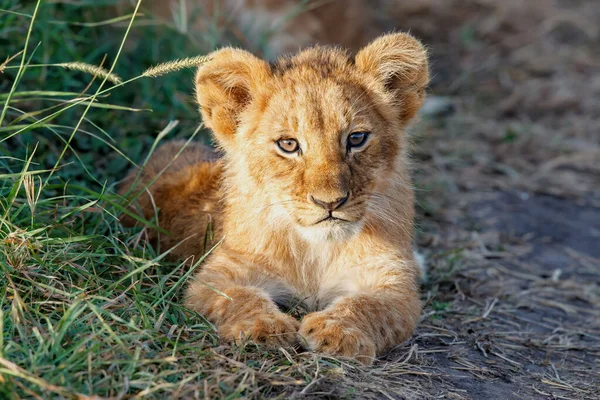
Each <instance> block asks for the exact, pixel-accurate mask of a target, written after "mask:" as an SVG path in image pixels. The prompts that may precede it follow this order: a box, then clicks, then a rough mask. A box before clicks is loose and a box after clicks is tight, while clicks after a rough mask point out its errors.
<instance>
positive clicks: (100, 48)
mask: <svg viewBox="0 0 600 400" xmlns="http://www.w3.org/2000/svg"><path fill="white" fill-rule="evenodd" d="M116 3H117V2H115V1H112V2H111V1H98V0H87V1H80V2H49V1H38V2H28V3H24V2H18V1H11V0H9V1H6V0H1V1H0V48H2V50H3V56H7V60H6V62H4V63H3V64H1V66H0V70H1V72H2V74H0V104H1V105H0V107H2V108H1V110H2V114H1V116H0V332H1V334H0V398H9V399H12V398H29V397H36V396H42V398H74V397H77V396H80V395H81V396H83V395H98V396H102V397H113V396H114V397H118V396H127V395H137V396H139V397H142V396H143V397H148V396H150V397H156V398H164V397H165V396H175V397H178V396H199V397H204V396H207V397H211V398H215V397H217V398H234V397H238V396H256V395H257V394H260V395H269V394H277V393H279V392H281V391H282V388H283V387H284V386H282V385H285V384H286V383H292V384H295V385H298V384H304V385H306V384H308V383H310V382H311V380H312V377H313V376H314V373H309V372H307V371H305V370H304V369H303V370H302V371H304V372H302V371H300V370H299V369H298V368H297V367H296V366H295V363H296V361H294V360H293V359H292V356H291V355H289V353H287V352H285V351H283V350H281V351H280V352H275V354H272V353H265V352H264V351H263V350H261V349H257V348H255V347H252V348H248V349H246V348H245V347H244V346H242V347H225V346H224V347H216V346H219V345H220V343H219V341H218V338H217V337H216V336H215V333H214V330H213V327H212V326H211V325H210V324H209V323H208V322H206V321H205V320H203V319H202V318H201V316H199V315H197V314H194V313H192V312H190V311H188V310H186V309H184V308H183V307H182V306H181V302H180V298H179V295H180V292H181V288H182V287H183V286H184V284H185V281H186V279H187V278H188V277H189V275H190V273H191V272H192V271H191V270H190V271H188V272H189V273H186V270H187V269H188V268H187V267H184V266H183V265H182V264H169V263H166V262H163V261H162V258H163V257H164V254H156V253H155V252H154V251H153V250H152V249H151V248H150V247H149V246H148V245H147V244H146V243H145V241H144V231H143V230H141V231H139V230H138V231H135V232H132V231H125V230H124V229H123V228H122V227H121V226H120V225H119V223H118V215H119V214H120V213H121V212H122V210H123V207H122V201H121V199H120V198H118V197H117V196H116V195H115V194H114V188H115V183H116V182H117V180H118V179H119V178H121V177H123V176H124V174H125V172H126V171H127V170H128V169H129V168H131V167H133V166H134V165H136V164H135V163H142V162H143V160H144V159H145V158H146V156H147V154H149V152H150V151H151V150H152V149H153V148H154V147H155V146H156V145H157V142H158V140H165V138H174V137H180V138H189V137H190V136H192V134H193V133H194V132H195V131H197V126H198V123H199V122H200V119H199V115H198V112H197V109H196V106H195V104H194V103H193V99H192V96H191V93H192V78H193V70H192V69H188V70H182V71H180V72H174V73H172V74H169V75H166V76H161V77H159V78H151V77H144V76H142V73H143V72H144V70H146V69H147V68H149V67H151V66H153V65H156V64H158V63H161V62H164V61H169V60H174V59H178V58H182V57H187V56H193V55H199V54H200V55H201V54H205V53H206V52H207V51H209V50H211V49H212V48H214V47H215V46H216V45H217V44H218V43H219V42H220V40H221V37H220V36H219V34H218V33H212V36H211V37H210V39H209V40H206V43H200V42H199V41H198V40H196V39H194V38H193V37H192V36H191V35H190V34H188V33H186V32H182V31H181V30H178V29H177V26H176V24H174V25H169V24H164V23H159V22H157V21H153V20H152V19H150V18H149V17H145V16H143V15H142V14H141V11H142V10H141V9H140V10H138V13H137V14H136V12H135V7H134V6H135V5H134V6H131V5H129V4H128V2H123V3H124V5H125V6H124V7H123V10H124V13H123V14H117V12H116V8H115V5H116ZM201 61H202V60H201V59H200V60H198V59H192V60H191V63H192V64H197V63H198V62H201ZM188 63H189V62H188ZM181 66H182V65H176V66H175V67H181ZM184 66H185V65H184ZM167 67H168V66H167ZM171 67H172V66H171ZM173 69H177V68H173ZM147 75H151V74H147ZM174 121H178V122H179V123H177V122H174ZM158 132H161V133H160V134H158ZM198 138H200V139H203V138H204V139H206V135H205V134H204V132H201V133H200V134H199V135H198ZM150 223H151V222H150ZM294 357H297V356H294ZM304 363H305V364H306V363H308V364H306V365H305V367H303V368H309V369H310V368H312V369H314V368H316V366H317V363H318V361H316V360H314V359H313V357H312V356H305V360H304ZM311 365H312V367H311ZM321 367H323V366H321Z"/></svg>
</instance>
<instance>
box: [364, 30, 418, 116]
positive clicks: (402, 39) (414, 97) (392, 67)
mask: <svg viewBox="0 0 600 400" xmlns="http://www.w3.org/2000/svg"><path fill="white" fill-rule="evenodd" d="M355 63H356V66H357V68H358V69H359V70H361V71H363V72H365V73H367V74H369V75H371V76H373V77H374V78H375V79H376V80H377V81H379V82H380V83H381V84H383V85H384V87H385V90H386V91H388V92H389V93H390V94H391V95H392V96H393V97H394V98H395V99H398V103H397V104H398V105H397V107H398V111H399V117H400V118H401V119H402V121H403V122H405V123H406V122H409V121H410V120H411V119H412V118H413V117H414V116H415V114H416V113H417V111H419V108H421V106H422V105H423V100H424V98H425V95H424V90H425V87H426V86H427V84H428V82H429V66H428V62H427V50H425V47H424V46H423V45H422V44H421V42H419V41H418V40H417V39H415V38H414V37H413V36H411V35H409V34H407V33H390V34H387V35H383V36H380V37H379V38H377V39H375V40H374V41H373V42H371V43H370V44H368V45H367V46H366V47H364V48H363V49H362V50H360V51H359V52H358V54H356V57H355Z"/></svg>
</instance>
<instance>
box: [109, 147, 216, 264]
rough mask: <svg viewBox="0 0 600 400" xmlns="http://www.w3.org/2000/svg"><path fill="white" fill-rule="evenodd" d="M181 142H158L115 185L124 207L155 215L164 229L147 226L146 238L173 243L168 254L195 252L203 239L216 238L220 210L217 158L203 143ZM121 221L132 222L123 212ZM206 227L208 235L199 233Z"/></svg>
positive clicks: (163, 244) (199, 252)
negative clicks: (145, 158)
mask: <svg viewBox="0 0 600 400" xmlns="http://www.w3.org/2000/svg"><path fill="white" fill-rule="evenodd" d="M184 146H185V142H184V141H171V142H168V143H166V144H164V145H162V146H161V147H159V148H158V149H157V150H156V152H155V153H154V154H152V156H151V157H150V160H149V161H148V163H147V164H146V166H145V167H144V168H143V169H142V170H141V171H140V170H137V169H136V170H132V171H130V172H129V174H128V175H127V177H126V178H125V179H124V181H123V184H122V185H121V187H120V188H119V194H120V195H122V196H126V197H127V198H130V199H131V200H132V203H131V205H130V206H129V211H130V212H132V213H134V214H137V215H139V216H140V217H143V218H144V219H146V220H156V223H157V224H158V226H159V227H160V228H163V229H164V230H166V231H167V232H168V234H164V233H162V234H161V233H159V232H157V231H156V230H153V229H151V230H149V238H150V241H151V242H152V243H153V244H154V246H155V247H160V250H161V251H165V250H168V249H171V248H173V247H174V246H176V247H175V248H174V249H173V250H172V251H171V253H170V256H171V257H172V258H188V257H190V256H194V257H200V256H202V255H203V254H204V252H205V250H207V249H205V244H207V245H208V246H210V245H212V244H213V243H214V242H216V241H218V239H219V237H218V236H219V231H218V222H217V223H215V219H218V216H219V213H220V205H219V199H220V197H219V182H220V176H221V169H222V167H221V163H220V161H219V160H218V158H217V157H216V155H215V153H214V152H213V151H212V149H210V148H209V147H207V146H204V145H201V144H199V143H189V144H188V145H187V146H186V147H184ZM121 222H122V223H123V225H125V226H133V225H135V224H136V223H137V221H136V220H135V219H134V218H132V217H131V216H129V215H127V214H124V215H122V216H121ZM207 233H211V235H208V237H205V236H206V235H207ZM211 239H212V240H211ZM209 248H210V247H209Z"/></svg>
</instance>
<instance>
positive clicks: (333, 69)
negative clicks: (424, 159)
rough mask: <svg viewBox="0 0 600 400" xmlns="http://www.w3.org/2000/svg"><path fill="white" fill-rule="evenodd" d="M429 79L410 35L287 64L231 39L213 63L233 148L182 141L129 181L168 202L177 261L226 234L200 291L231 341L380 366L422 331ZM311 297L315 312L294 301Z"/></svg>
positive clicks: (318, 50)
mask: <svg viewBox="0 0 600 400" xmlns="http://www.w3.org/2000/svg"><path fill="white" fill-rule="evenodd" d="M428 78H429V73H428V63H427V55H426V51H425V49H424V48H423V46H422V45H421V44H420V43H419V42H418V41H417V40H416V39H415V38H413V37H412V36H410V35H408V34H404V33H394V34H389V35H385V36H382V37H380V38H378V39H376V40H375V41H374V42H372V43H371V44H369V45H368V46H366V47H365V48H363V49H362V50H361V51H359V52H358V54H356V56H355V57H350V56H348V55H347V54H346V53H345V52H344V51H342V50H339V49H336V48H326V47H314V48H310V49H307V50H305V51H302V52H300V53H299V54H297V55H295V56H291V57H285V58H281V59H279V60H278V61H277V62H275V63H273V64H269V63H267V62H265V61H263V60H260V59H258V58H256V57H254V56H253V55H252V54H250V53H248V52H246V51H243V50H238V49H233V48H225V49H222V50H218V51H215V52H214V53H212V54H211V55H210V61H209V62H207V63H206V64H204V65H202V66H201V67H200V68H199V69H198V72H197V75H196V96H197V100H198V103H199V105H200V110H201V113H202V116H203V120H204V123H205V124H206V125H207V126H208V127H209V128H210V129H211V130H212V132H213V133H214V138H215V140H216V142H217V143H218V146H219V148H220V149H221V150H222V152H223V153H224V156H223V157H222V158H220V159H219V158H216V157H215V156H214V154H213V153H212V152H211V151H210V150H208V149H207V148H205V147H203V146H201V145H198V144H194V145H191V146H188V147H186V148H185V149H183V150H182V146H183V145H184V144H183V142H171V143H167V144H166V145H164V146H163V147H162V148H161V149H159V150H158V152H157V153H156V154H155V155H154V156H153V158H152V159H151V160H150V163H149V164H148V165H147V167H146V168H145V170H143V171H142V172H141V175H140V177H138V179H135V178H136V175H137V174H138V172H137V171H133V172H132V173H131V174H130V176H129V177H128V178H127V179H126V184H125V185H124V187H123V188H122V192H123V193H125V192H128V191H130V190H131V189H132V188H131V186H132V183H133V182H137V185H138V186H136V187H135V188H133V189H136V188H138V189H139V190H144V187H147V186H148V184H149V183H152V185H150V186H149V188H147V190H145V191H144V193H143V195H142V196H140V197H139V200H138V202H139V203H138V206H139V207H140V208H141V212H142V213H143V216H144V217H146V218H153V217H154V216H155V213H156V212H157V210H159V211H158V224H159V225H160V226H161V227H162V228H164V229H166V230H168V231H169V232H170V235H165V234H162V235H159V234H158V233H156V232H154V233H151V238H152V239H153V240H155V241H156V242H157V243H160V245H161V246H162V249H166V248H169V247H173V246H175V245H177V247H175V248H174V249H173V250H172V254H174V255H176V256H178V257H192V256H193V257H196V259H197V257H200V256H201V255H202V254H203V253H204V249H205V247H204V246H205V243H206V242H209V244H211V243H215V242H216V241H219V240H221V239H222V242H221V243H220V245H219V246H217V247H216V248H215V249H214V250H213V251H212V253H211V254H210V255H209V257H208V259H207V260H206V261H205V262H204V264H203V265H202V269H201V271H200V272H199V273H197V275H196V276H195V278H194V279H193V281H192V282H191V283H190V285H189V287H188V288H187V292H186V296H185V298H186V300H185V302H186V305H187V306H188V307H189V308H191V309H193V310H196V311H198V312H199V313H202V314H203V315H205V316H206V318H208V320H210V321H211V322H212V323H213V324H214V325H215V326H216V327H217V329H218V331H219V334H220V335H221V337H222V338H223V339H226V340H236V339H241V338H248V337H250V338H251V339H252V340H254V341H256V342H263V343H267V344H276V345H286V344H292V343H294V342H296V341H300V342H301V343H302V344H304V345H305V346H307V347H309V348H310V349H313V350H315V351H318V352H323V353H327V354H332V355H337V356H347V357H353V358H355V359H358V360H359V361H361V362H363V363H365V364H370V363H371V362H372V361H373V359H374V357H375V356H376V355H377V354H380V353H381V352H383V351H385V350H386V349H388V348H390V347H391V346H394V345H396V344H399V343H401V342H402V341H404V340H406V339H407V338H409V337H410V336H411V334H412V332H413V330H414V329H415V325H416V324H417V321H418V319H419V315H420V311H421V306H420V301H419V293H418V282H419V274H420V273H419V269H418V267H417V265H416V262H415V260H414V258H413V251H412V245H411V234H412V230H413V225H412V224H413V213H414V211H413V191H412V189H411V178H410V174H409V170H408V169H409V168H408V161H407V156H408V144H407V137H406V133H405V127H406V126H407V124H408V123H409V122H410V121H411V119H412V118H413V117H414V116H415V114H416V112H417V110H418V109H419V107H420V106H421V104H422V103H423V97H424V94H423V90H424V88H425V86H426V85H427V82H428ZM159 172H164V173H162V174H159ZM152 181H154V182H152ZM124 222H125V223H126V224H127V223H129V224H131V223H132V222H133V220H132V219H130V218H124ZM208 224H210V225H211V229H212V232H213V235H211V237H207V235H206V232H207V225H208ZM211 238H213V240H212V242H211V240H210V239H211ZM299 304H300V305H301V307H302V309H305V310H307V312H308V314H307V315H305V316H304V318H303V319H302V320H301V321H298V320H296V319H295V318H293V317H292V316H291V315H288V314H286V313H284V312H282V311H281V310H280V306H282V307H294V306H296V305H299Z"/></svg>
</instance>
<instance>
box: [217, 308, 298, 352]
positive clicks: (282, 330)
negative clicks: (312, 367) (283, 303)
mask: <svg viewBox="0 0 600 400" xmlns="http://www.w3.org/2000/svg"><path fill="white" fill-rule="evenodd" d="M230 321H231V322H227V323H223V324H221V325H220V326H218V327H217V329H218V331H219V334H220V335H221V337H222V338H223V339H224V340H226V341H230V342H235V341H242V342H243V341H244V340H247V339H250V340H251V341H253V342H255V343H259V344H264V345H267V346H289V345H293V344H294V343H295V342H296V338H297V332H298V326H299V325H300V323H299V322H298V321H297V320H296V319H294V318H293V317H291V316H289V315H287V314H284V313H282V312H280V311H262V312H260V313H257V314H252V315H243V316H235V317H234V318H231V319H230Z"/></svg>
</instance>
